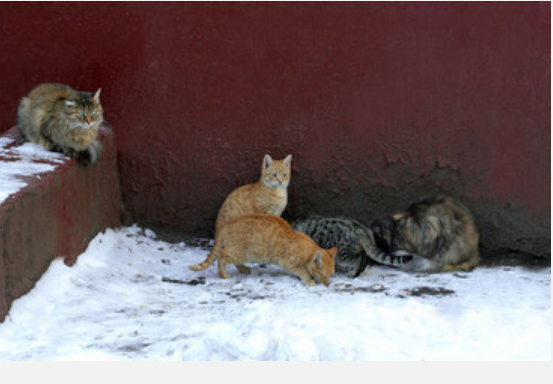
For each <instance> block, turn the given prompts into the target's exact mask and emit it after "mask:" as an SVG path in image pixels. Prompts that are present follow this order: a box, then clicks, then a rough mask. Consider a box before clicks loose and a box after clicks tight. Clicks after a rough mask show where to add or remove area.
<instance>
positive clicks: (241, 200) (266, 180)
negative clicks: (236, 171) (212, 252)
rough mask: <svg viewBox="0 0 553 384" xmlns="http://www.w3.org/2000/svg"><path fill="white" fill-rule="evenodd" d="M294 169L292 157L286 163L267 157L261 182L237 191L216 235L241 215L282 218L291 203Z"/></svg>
mask: <svg viewBox="0 0 553 384" xmlns="http://www.w3.org/2000/svg"><path fill="white" fill-rule="evenodd" d="M291 165H292V155H288V156H286V158H284V160H273V159H272V158H271V156H269V155H265V157H264V158H263V164H262V167H261V179H260V180H259V181H258V182H257V183H254V184H247V185H243V186H241V187H239V188H237V189H235V190H234V191H233V192H232V193H231V194H230V195H228V197H227V198H226V200H225V201H224V202H223V205H222V206H221V209H220V210H219V214H218V216H217V221H216V223H215V234H217V232H218V231H219V230H220V229H221V227H222V226H223V225H224V224H225V223H226V222H228V221H229V220H230V219H232V218H235V217H238V216H241V215H247V214H252V213H267V214H270V215H275V216H280V215H281V214H282V212H283V211H284V208H286V204H287V202H288V193H287V188H288V184H289V183H290V176H291V173H292V169H291Z"/></svg>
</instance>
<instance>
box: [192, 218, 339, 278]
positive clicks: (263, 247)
mask: <svg viewBox="0 0 553 384" xmlns="http://www.w3.org/2000/svg"><path fill="white" fill-rule="evenodd" d="M337 252H338V249H337V248H332V249H329V250H323V249H322V248H320V247H319V246H318V245H317V244H315V242H314V241H313V240H311V238H310V237H309V236H307V235H305V234H304V233H301V232H297V231H294V230H293V229H292V227H291V226H290V224H288V223H287V222H286V221H285V220H283V219H281V218H280V217H276V216H273V215H267V214H253V215H245V216H240V217H236V218H234V219H232V220H230V221H229V222H228V223H226V225H225V226H223V227H222V228H221V230H220V231H219V232H218V233H217V235H216V236H215V244H214V245H213V248H212V250H211V252H210V254H209V255H208V257H207V258H206V259H205V261H203V262H202V263H200V264H197V265H191V266H190V267H189V268H190V269H191V270H193V271H202V270H204V269H206V268H208V267H209V266H211V265H212V264H213V263H214V262H215V261H217V269H218V272H219V276H221V277H222V278H228V277H230V276H229V274H228V273H227V271H226V267H227V264H234V265H236V267H237V268H238V270H239V271H240V272H241V273H249V272H250V270H249V268H248V267H246V266H244V265H243V264H244V263H271V264H276V265H278V266H280V267H281V268H282V269H284V270H286V271H288V272H290V273H292V274H294V275H296V276H298V277H299V278H300V279H301V280H302V282H303V283H304V284H305V285H315V282H316V281H317V282H320V283H322V284H324V285H328V284H329V283H330V277H331V276H332V275H333V274H334V256H335V255H336V253H337Z"/></svg>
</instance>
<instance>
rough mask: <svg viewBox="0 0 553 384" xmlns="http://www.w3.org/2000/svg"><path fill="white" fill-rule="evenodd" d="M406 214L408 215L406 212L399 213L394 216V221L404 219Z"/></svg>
mask: <svg viewBox="0 0 553 384" xmlns="http://www.w3.org/2000/svg"><path fill="white" fill-rule="evenodd" d="M405 216H407V214H406V213H397V214H395V215H393V216H392V219H394V221H399V220H401V219H403V218H404V217H405Z"/></svg>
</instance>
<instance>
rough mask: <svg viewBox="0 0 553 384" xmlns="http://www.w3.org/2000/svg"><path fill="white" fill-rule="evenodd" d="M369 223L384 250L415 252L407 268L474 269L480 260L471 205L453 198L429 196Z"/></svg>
mask: <svg viewBox="0 0 553 384" xmlns="http://www.w3.org/2000/svg"><path fill="white" fill-rule="evenodd" d="M369 227H370V229H371V230H372V231H373V233H374V237H375V241H376V244H377V245H378V246H379V247H380V248H382V249H383V250H384V251H385V252H389V253H397V252H398V250H401V251H399V252H403V251H406V252H409V253H411V254H413V260H412V261H411V262H410V263H408V264H406V265H405V266H403V267H402V269H403V270H405V271H411V272H452V271H471V270H472V269H474V267H475V266H476V265H477V264H478V260H479V255H478V241H479V235H478V231H477V229H476V225H475V224H474V220H473V218H472V215H471V214H470V212H469V211H468V209H467V208H466V207H465V206H464V205H462V204H461V203H459V202H457V201H455V200H453V199H452V198H449V197H444V196H438V197H430V198H426V199H424V200H421V201H419V202H417V203H414V204H411V206H409V207H408V208H407V210H406V211H404V212H401V213H397V214H394V215H383V216H380V217H378V218H376V219H375V220H374V221H373V222H372V223H371V224H370V225H369Z"/></svg>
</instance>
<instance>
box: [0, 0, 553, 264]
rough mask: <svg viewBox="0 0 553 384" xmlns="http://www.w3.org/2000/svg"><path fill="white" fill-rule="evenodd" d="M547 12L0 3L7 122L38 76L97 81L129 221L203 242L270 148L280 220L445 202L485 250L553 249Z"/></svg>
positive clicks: (519, 6)
mask: <svg viewBox="0 0 553 384" xmlns="http://www.w3.org/2000/svg"><path fill="white" fill-rule="evenodd" d="M550 15H551V7H550V3H549V2H542V3H533V2H518V3H512V2H508V3H507V2H505V3H497V2H485V3H480V2H470V3H459V2H444V3H435V2H431V3H411V2H409V3H397V2H393V3H392V2H386V3H380V2H376V3H374V2H355V3H347V2H336V3H296V2H290V3H159V2H156V3H74V4H67V3H46V4H44V3H17V4H10V3H1V4H0V36H1V37H0V52H1V56H0V73H2V76H1V77H0V86H1V90H2V91H1V92H0V128H1V129H7V128H9V127H11V126H12V124H13V122H14V119H15V109H16V106H17V103H18V100H19V98H20V97H21V96H23V95H24V94H25V93H27V92H28V91H29V90H30V89H31V88H32V87H33V86H35V85H36V84H38V83H40V82H43V81H60V82H64V83H68V84H70V85H72V86H73V87H75V88H79V89H82V90H89V91H90V90H95V89H96V88H98V87H102V89H103V91H102V97H103V103H104V108H105V111H106V119H107V120H108V121H109V122H110V123H111V124H112V125H113V126H114V127H115V129H116V135H117V136H116V137H117V145H118V150H119V167H120V174H121V178H122V190H123V196H124V202H125V203H126V206H127V208H128V209H129V211H130V213H131V214H132V215H133V217H134V218H136V219H139V220H146V221H151V222H155V223H158V224H164V225H172V226H176V227H179V228H181V229H182V230H183V231H186V232H189V233H195V234H207V235H209V234H211V231H212V228H213V224H214V220H215V216H216V214H217V210H218V208H219V206H220V204H221V203H222V201H223V199H224V198H225V197H226V195H227V194H228V193H229V192H230V191H231V190H232V189H234V188H235V187H237V186H238V185H240V184H244V183H249V182H253V181H255V180H256V179H257V178H258V172H259V167H260V162H261V159H262V157H263V155H264V154H265V153H266V152H268V153H270V154H272V155H273V156H274V157H277V158H281V157H284V156H285V155H286V154H288V153H292V154H294V160H293V168H294V174H293V180H292V185H291V188H290V192H291V197H290V204H289V207H288V208H287V210H286V213H285V216H288V217H293V216H296V215H303V214H309V213H319V214H321V213H322V214H346V215H357V216H359V217H360V218H363V219H367V218H368V217H370V216H372V215H374V214H376V213H378V212H380V211H382V210H386V209H390V208H393V207H398V206H399V207H401V206H403V205H405V204H406V203H407V202H409V201H411V200H413V199H418V198H419V197H420V196H421V195H424V194H428V193H435V192H446V193H448V194H452V195H454V196H457V197H459V198H461V199H462V200H463V201H465V202H466V203H467V204H468V205H469V206H470V207H471V208H472V209H473V210H474V211H475V215H476V216H477V222H478V223H479V226H480V227H481V228H482V232H483V239H482V242H483V243H484V245H486V244H488V245H489V246H490V247H492V248H502V247H508V248H517V247H518V248H519V249H522V250H525V251H529V252H534V253H544V252H545V253H550V220H551V203H550V201H551V189H550V187H551V151H550V150H551V148H550V142H551V130H550V127H551V110H550V107H551V93H550V90H551V81H550V75H551V71H550V70H551V51H550V47H551V40H550V36H551V19H550ZM515 234H516V235H517V236H518V237H517V238H516V239H515V238H514V237H513V236H514V235H515ZM515 237H516V236H515ZM536 244H539V246H536Z"/></svg>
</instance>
